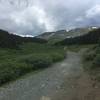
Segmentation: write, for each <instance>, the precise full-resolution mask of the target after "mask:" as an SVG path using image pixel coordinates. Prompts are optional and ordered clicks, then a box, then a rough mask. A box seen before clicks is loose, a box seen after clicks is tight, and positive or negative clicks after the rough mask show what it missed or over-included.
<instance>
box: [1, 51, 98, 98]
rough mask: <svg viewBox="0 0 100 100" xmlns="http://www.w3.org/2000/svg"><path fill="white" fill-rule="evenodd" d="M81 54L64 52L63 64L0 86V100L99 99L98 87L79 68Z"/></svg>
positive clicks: (80, 65)
mask: <svg viewBox="0 0 100 100" xmlns="http://www.w3.org/2000/svg"><path fill="white" fill-rule="evenodd" d="M81 52H82V51H81ZM81 52H79V53H75V52H68V53H67V58H66V59H65V60H64V61H62V62H60V63H56V64H54V65H53V66H52V67H50V68H47V69H45V70H43V71H41V72H39V73H36V74H31V75H29V76H26V77H25V78H24V79H19V80H17V81H15V82H13V83H11V84H9V85H6V86H4V87H1V88H0V100H100V96H99V95H100V88H99V87H93V84H92V81H91V80H90V78H89V76H88V75H87V74H86V73H85V72H84V71H83V69H82V63H81V55H80V54H81Z"/></svg>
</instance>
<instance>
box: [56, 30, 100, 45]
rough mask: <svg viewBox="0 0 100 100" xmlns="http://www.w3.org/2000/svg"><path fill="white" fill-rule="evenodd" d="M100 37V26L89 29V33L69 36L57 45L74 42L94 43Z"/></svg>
mask: <svg viewBox="0 0 100 100" xmlns="http://www.w3.org/2000/svg"><path fill="white" fill-rule="evenodd" d="M99 39H100V28H98V29H94V30H91V31H89V32H88V33H87V34H83V35H79V36H75V37H70V38H69V37H68V38H66V39H64V40H62V41H60V42H58V43H55V45H72V44H94V43H97V42H98V41H99Z"/></svg>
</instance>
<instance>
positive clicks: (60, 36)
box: [36, 27, 96, 43]
mask: <svg viewBox="0 0 100 100" xmlns="http://www.w3.org/2000/svg"><path fill="white" fill-rule="evenodd" d="M95 28H96V27H86V28H75V29H72V30H67V31H66V30H59V31H56V32H45V33H43V34H40V35H39V36H36V37H37V38H41V39H45V40H47V41H48V42H49V43H56V42H59V41H62V40H64V39H66V38H70V37H75V36H80V35H84V34H87V33H88V32H89V31H91V30H94V29H95Z"/></svg>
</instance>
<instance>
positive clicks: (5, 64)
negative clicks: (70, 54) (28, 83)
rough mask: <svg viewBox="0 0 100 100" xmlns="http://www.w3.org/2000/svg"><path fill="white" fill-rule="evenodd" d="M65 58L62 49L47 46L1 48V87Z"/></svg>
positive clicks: (28, 45) (29, 45)
mask: <svg viewBox="0 0 100 100" xmlns="http://www.w3.org/2000/svg"><path fill="white" fill-rule="evenodd" d="M64 57H65V51H64V49H63V48H62V47H56V46H50V45H47V44H37V43H27V44H23V45H20V49H19V50H16V49H3V48H0V85H2V84H4V83H7V82H9V81H12V80H15V79H17V78H19V77H20V76H22V75H24V74H26V73H28V72H31V71H36V70H41V69H44V68H47V67H49V66H50V65H52V64H53V63H55V62H57V61H60V60H63V59H64Z"/></svg>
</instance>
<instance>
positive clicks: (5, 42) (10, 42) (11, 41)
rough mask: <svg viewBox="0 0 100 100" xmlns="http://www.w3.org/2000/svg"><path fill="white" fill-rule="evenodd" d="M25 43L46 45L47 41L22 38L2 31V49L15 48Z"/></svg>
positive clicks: (0, 33) (0, 41) (0, 34)
mask: <svg viewBox="0 0 100 100" xmlns="http://www.w3.org/2000/svg"><path fill="white" fill-rule="evenodd" d="M23 42H37V43H46V42H47V41H46V40H44V39H39V38H36V37H34V38H31V37H21V36H18V35H14V34H11V33H9V32H7V31H4V30H0V47H5V48H15V47H18V45H19V44H21V43H23Z"/></svg>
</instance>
